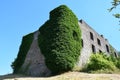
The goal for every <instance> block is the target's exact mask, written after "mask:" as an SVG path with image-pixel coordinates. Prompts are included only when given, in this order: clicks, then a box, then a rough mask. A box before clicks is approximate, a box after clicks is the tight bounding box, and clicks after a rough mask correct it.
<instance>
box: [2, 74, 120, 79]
mask: <svg viewBox="0 0 120 80" xmlns="http://www.w3.org/2000/svg"><path fill="white" fill-rule="evenodd" d="M0 80H120V74H88V73H81V72H67V73H64V74H61V75H57V76H52V77H40V78H39V77H25V76H22V75H5V76H1V77H0Z"/></svg>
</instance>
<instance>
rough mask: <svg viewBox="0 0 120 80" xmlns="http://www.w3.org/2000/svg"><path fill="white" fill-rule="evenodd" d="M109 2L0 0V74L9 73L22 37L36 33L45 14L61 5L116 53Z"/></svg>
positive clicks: (115, 32) (117, 43)
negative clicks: (86, 24)
mask: <svg viewBox="0 0 120 80" xmlns="http://www.w3.org/2000/svg"><path fill="white" fill-rule="evenodd" d="M111 1H112V0H50V1H49V0H43V1H42V0H0V75H4V74H8V73H11V72H12V69H11V67H10V65H11V63H12V62H13V61H14V59H15V58H16V56H17V54H18V50H19V46H20V44H21V40H22V37H23V36H24V35H26V34H28V33H31V32H33V31H35V30H37V29H38V28H39V27H40V26H41V25H42V24H44V22H45V21H46V20H48V18H49V12H50V11H51V10H52V9H54V8H55V7H57V6H59V5H61V4H65V5H67V6H68V7H69V8H70V9H72V11H73V12H74V13H75V14H76V16H77V17H78V19H83V20H84V21H86V22H87V23H88V24H89V25H90V26H91V27H92V28H93V29H95V30H96V31H97V32H98V33H99V34H103V35H104V37H105V38H107V39H108V40H109V42H110V44H112V45H113V47H115V48H116V49H117V50H119V51H120V38H118V37H119V35H120V31H119V28H120V25H118V20H117V19H115V18H114V17H113V16H112V14H113V13H114V12H117V11H118V10H114V11H113V12H111V13H109V12H108V11H107V9H108V8H110V7H111V3H110V2H111Z"/></svg>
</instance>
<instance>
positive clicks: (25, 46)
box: [12, 33, 33, 73]
mask: <svg viewBox="0 0 120 80" xmlns="http://www.w3.org/2000/svg"><path fill="white" fill-rule="evenodd" d="M32 41H33V33H30V34H28V35H26V36H24V37H23V39H22V44H21V46H20V49H19V52H18V55H17V58H16V59H15V61H14V62H13V63H12V68H13V73H19V70H20V68H21V66H22V64H23V63H24V60H25V58H26V55H27V52H28V50H29V49H30V46H31V43H32Z"/></svg>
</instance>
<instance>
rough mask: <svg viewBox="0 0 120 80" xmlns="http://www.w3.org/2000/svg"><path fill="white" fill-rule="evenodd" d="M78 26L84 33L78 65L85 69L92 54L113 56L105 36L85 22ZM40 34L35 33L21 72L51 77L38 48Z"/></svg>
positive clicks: (80, 22) (81, 21)
mask: <svg viewBox="0 0 120 80" xmlns="http://www.w3.org/2000/svg"><path fill="white" fill-rule="evenodd" d="M78 24H79V25H80V29H81V31H82V40H81V41H82V50H81V55H80V57H79V61H78V64H77V65H78V66H79V67H83V66H84V65H85V64H86V62H87V61H88V59H89V57H90V55H91V53H97V52H105V53H106V54H107V55H109V54H111V52H110V44H109V42H108V40H107V39H105V38H104V37H103V35H99V34H98V33H97V32H96V31H95V30H93V29H92V28H91V27H90V26H89V25H88V24H87V23H85V22H84V21H83V20H80V21H79V22H78ZM39 34H40V32H39V31H35V32H34V40H33V42H32V44H31V47H30V49H29V51H28V53H27V56H26V58H25V61H24V63H23V65H22V67H21V71H24V72H25V74H27V75H30V76H50V75H51V71H50V70H49V69H48V68H47V66H46V64H45V57H44V56H43V54H42V53H41V51H40V48H39V46H38V35H39ZM114 53H115V56H116V57H117V56H118V55H117V51H116V50H115V49H114Z"/></svg>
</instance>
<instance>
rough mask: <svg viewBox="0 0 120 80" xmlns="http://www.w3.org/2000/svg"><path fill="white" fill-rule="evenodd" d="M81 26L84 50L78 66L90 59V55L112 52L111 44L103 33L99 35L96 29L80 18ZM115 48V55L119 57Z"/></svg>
mask: <svg viewBox="0 0 120 80" xmlns="http://www.w3.org/2000/svg"><path fill="white" fill-rule="evenodd" d="M79 26H80V29H81V31H82V40H81V42H82V50H81V56H80V58H79V59H80V60H79V62H78V66H80V67H82V66H84V65H85V64H86V62H87V61H88V59H89V57H90V55H91V54H92V53H93V54H96V53H101V52H103V53H105V54H106V55H110V54H111V50H110V44H109V42H108V40H107V39H105V38H104V36H103V35H99V34H98V33H97V32H96V31H95V30H94V29H92V28H91V27H90V26H89V25H88V24H87V23H86V22H85V21H83V20H80V21H79ZM113 50H114V56H115V57H117V56H118V55H117V51H116V50H115V49H114V48H113Z"/></svg>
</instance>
